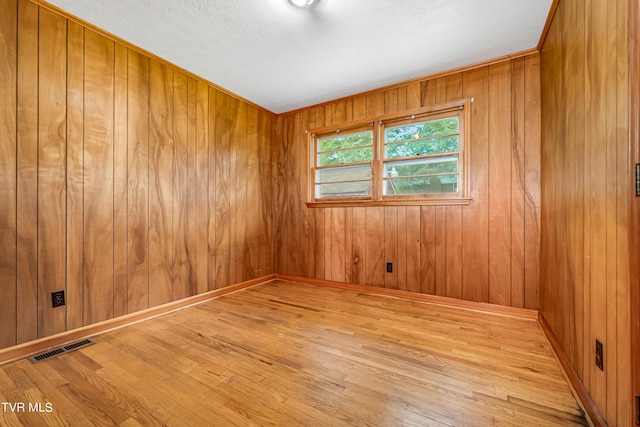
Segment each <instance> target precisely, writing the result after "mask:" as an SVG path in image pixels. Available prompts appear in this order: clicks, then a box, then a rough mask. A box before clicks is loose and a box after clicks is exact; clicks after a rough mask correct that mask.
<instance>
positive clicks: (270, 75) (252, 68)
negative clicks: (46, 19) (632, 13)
mask: <svg viewBox="0 0 640 427" xmlns="http://www.w3.org/2000/svg"><path fill="white" fill-rule="evenodd" d="M49 2H50V3H51V4H53V5H56V6H58V7H60V8H62V9H64V10H66V11H68V12H69V13H71V14H72V15H75V16H77V17H79V18H81V19H83V20H85V21H87V22H89V23H91V24H93V25H96V26H98V27H100V28H103V29H104V30H106V31H108V32H110V33H112V34H115V35H116V36H118V37H121V38H122V39H125V40H127V41H129V42H130V43H133V44H134V45H136V46H139V47H141V48H143V49H145V50H147V51H149V52H151V53H153V54H155V55H157V56H159V57H161V58H164V59H166V60H168V61H169V62H171V63H173V64H176V65H178V66H180V67H182V68H184V69H186V70H189V71H190V72H192V73H194V74H196V75H199V76H201V77H202V78H204V79H206V80H209V81H211V82H213V83H215V84H216V85H218V86H221V87H223V88H225V89H227V90H229V91H231V92H233V93H235V94H237V95H239V96H241V97H243V98H245V99H248V100H249V101H252V102H253V103H255V104H258V105H261V106H263V107H264V108H266V109H268V110H271V111H273V112H275V113H281V112H285V111H291V110H294V109H297V108H301V107H306V106H310V105H314V104H317V103H320V102H324V101H329V100H332V99H336V98H341V97H344V96H348V95H353V94H356V93H360V92H364V91H367V90H371V89H375V88H378V87H382V86H386V85H390V84H394V83H399V82H402V81H405V80H410V79H413V78H417V77H421V76H425V75H429V74H434V73H438V72H441V71H446V70H450V69H453V68H457V67H462V66H465V65H471V64H475V63H478V62H481V61H485V60H490V59H494V58H498V57H501V56H504V55H508V54H512V53H516V52H521V51H524V50H527V49H530V48H534V47H536V46H537V44H538V41H539V39H540V35H541V33H542V29H543V27H544V24H545V21H546V19H547V15H548V13H549V9H550V7H551V3H552V0H318V2H317V4H316V5H314V6H313V7H312V8H311V9H309V10H306V9H300V8H296V7H294V6H292V5H291V4H290V3H289V2H288V0H126V1H124V0H120V1H114V0H49Z"/></svg>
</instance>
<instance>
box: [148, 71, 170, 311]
mask: <svg viewBox="0 0 640 427" xmlns="http://www.w3.org/2000/svg"><path fill="white" fill-rule="evenodd" d="M173 132H174V130H173V69H171V68H169V67H167V66H166V65H164V64H161V63H159V62H157V61H154V60H152V61H150V65H149V305H151V306H155V305H158V304H164V303H166V302H169V301H171V298H172V278H173V230H172V214H173V209H172V207H173V188H172V187H173V149H174V139H173Z"/></svg>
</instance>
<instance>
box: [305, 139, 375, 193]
mask: <svg viewBox="0 0 640 427" xmlns="http://www.w3.org/2000/svg"><path fill="white" fill-rule="evenodd" d="M314 139H315V144H314V147H315V155H314V157H315V159H314V160H315V164H316V167H315V189H314V190H315V197H316V198H317V199H336V198H345V197H347V198H352V199H354V198H355V199H358V198H359V199H363V198H364V199H369V198H371V194H372V191H371V190H372V178H373V173H372V164H373V130H372V129H362V130H360V129H356V130H351V131H350V132H344V133H340V132H333V134H329V135H323V136H319V137H317V138H314Z"/></svg>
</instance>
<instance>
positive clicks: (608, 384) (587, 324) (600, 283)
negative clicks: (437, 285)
mask: <svg viewBox="0 0 640 427" xmlns="http://www.w3.org/2000/svg"><path fill="white" fill-rule="evenodd" d="M628 4H629V0H587V1H584V0H560V2H559V5H558V9H557V12H556V15H555V17H554V19H553V22H552V25H551V27H550V30H549V33H548V35H547V38H546V40H545V43H544V47H543V50H542V53H541V84H542V123H543V125H542V172H541V177H542V181H541V186H542V195H543V198H542V234H541V239H542V240H541V281H540V308H541V311H542V313H543V315H544V317H545V319H546V320H547V322H548V323H549V325H550V326H551V328H552V329H553V331H554V333H555V335H556V336H557V338H558V339H559V341H560V342H561V343H562V346H563V348H564V351H565V353H566V354H567V356H568V357H569V359H570V360H571V363H572V364H573V366H574V368H575V370H576V371H577V373H578V375H579V376H580V378H581V380H582V382H583V383H584V385H585V386H586V387H587V389H588V390H589V392H590V394H591V396H592V397H593V399H594V401H595V403H596V404H597V406H598V407H599V409H600V411H601V412H602V414H603V416H604V417H605V418H606V420H607V422H608V424H609V425H610V426H629V425H632V421H631V410H632V402H631V385H630V381H631V375H630V371H631V363H630V354H631V351H630V347H629V342H630V331H629V328H630V321H629V309H630V307H629V246H628V239H629V235H628V233H629V230H628V220H629V218H628V216H629V197H630V193H629V183H630V179H631V176H630V173H631V171H630V170H629V165H630V158H629V101H628V99H629V77H628V72H629V68H628V67H629V53H628V37H629V34H628V22H629V21H628V19H629V18H628ZM596 339H598V340H600V341H601V342H602V343H603V345H604V353H605V354H604V371H600V370H599V369H598V368H597V367H596V365H595V340H596Z"/></svg>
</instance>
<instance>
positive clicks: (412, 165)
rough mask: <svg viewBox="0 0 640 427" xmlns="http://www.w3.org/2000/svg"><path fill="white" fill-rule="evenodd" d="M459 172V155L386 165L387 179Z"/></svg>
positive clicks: (385, 173)
mask: <svg viewBox="0 0 640 427" xmlns="http://www.w3.org/2000/svg"><path fill="white" fill-rule="evenodd" d="M447 172H458V155H457V154H456V155H454V156H443V157H428V158H426V159H412V160H402V161H399V162H388V163H385V164H384V176H385V177H396V176H397V177H404V176H416V175H430V174H442V173H447Z"/></svg>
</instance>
